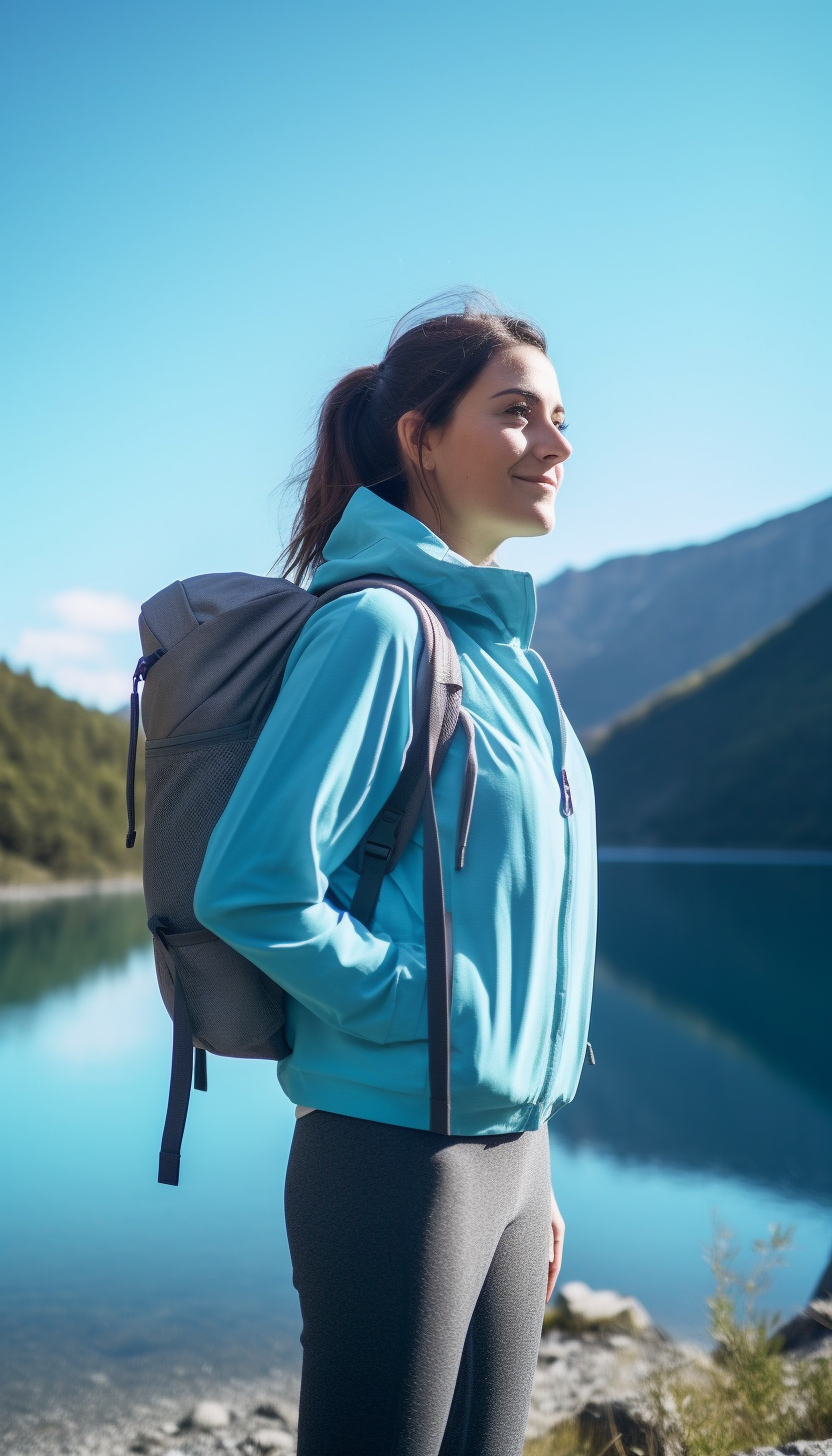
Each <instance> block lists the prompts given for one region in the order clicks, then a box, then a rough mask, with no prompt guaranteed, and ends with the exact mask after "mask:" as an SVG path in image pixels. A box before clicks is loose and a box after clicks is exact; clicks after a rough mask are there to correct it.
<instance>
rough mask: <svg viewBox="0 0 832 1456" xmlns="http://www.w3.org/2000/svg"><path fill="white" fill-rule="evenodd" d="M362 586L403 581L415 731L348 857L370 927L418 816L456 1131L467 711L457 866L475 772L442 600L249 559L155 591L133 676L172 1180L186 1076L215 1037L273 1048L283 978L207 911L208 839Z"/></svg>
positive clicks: (431, 1072) (437, 1006)
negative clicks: (330, 584)
mask: <svg viewBox="0 0 832 1456" xmlns="http://www.w3.org/2000/svg"><path fill="white" fill-rule="evenodd" d="M368 587H378V588H383V589H384V590H386V591H393V592H396V593H398V595H400V596H403V597H404V598H405V599H406V600H407V601H408V602H410V604H411V606H412V607H413V608H414V610H415V612H416V614H417V616H418V618H419V625H420V628H421V653H420V658H419V664H418V667H417V676H416V688H415V695H414V708H413V736H412V739H411V742H410V745H409V747H408V750H407V753H406V756H405V761H404V764H403V767H402V773H401V777H400V779H399V782H398V784H397V785H396V787H395V789H394V790H393V793H392V794H391V795H390V798H389V799H388V800H387V803H386V804H385V805H384V808H383V809H382V810H381V812H380V813H379V814H378V815H377V817H376V819H375V821H374V823H373V824H372V825H371V827H370V829H369V830H368V831H367V833H366V834H365V836H364V838H363V839H362V841H361V843H360V844H358V845H356V847H355V850H354V851H353V854H352V856H351V857H350V859H349V861H348V863H349V864H350V865H351V866H352V867H353V868H355V869H356V870H357V871H358V874H359V879H358V886H357V889H356V892H355V896H354V898H353V901H352V904H351V906H350V914H351V915H354V916H355V918H356V919H357V920H360V921H361V922H362V924H364V925H366V926H367V927H369V926H370V924H371V921H372V918H373V914H374V912H375V908H376V903H377V901H378V896H379V893H380V891H381V885H382V881H383V879H384V876H385V875H386V874H389V872H390V870H392V869H393V868H394V866H395V865H396V864H397V862H398V860H399V859H400V857H401V855H402V853H403V851H404V849H405V847H406V845H407V843H408V841H409V839H410V837H411V835H412V833H413V830H414V829H415V827H416V824H417V822H418V821H419V819H420V818H421V820H422V823H423V826H424V874H423V894H424V916H425V953H426V971H427V996H428V1081H429V1094H430V1128H431V1131H432V1132H439V1133H444V1134H448V1133H449V1132H450V1069H449V1061H450V1051H449V1014H450V1002H451V982H452V974H453V958H452V948H451V925H450V915H448V914H447V913H446V910H445V897H444V891H443V884H442V863H441V858H440V852H439V836H438V831H437V825H436V812H435V807H434V799H433V782H434V780H435V778H436V775H437V773H438V772H439V769H440V767H441V765H442V762H443V759H444V756H445V753H446V751H447V747H448V744H449V742H450V739H451V735H452V734H453V732H454V730H455V729H456V727H457V725H458V724H460V725H461V726H462V728H463V730H464V732H465V735H466V738H467V740H468V760H467V765H466V771H465V781H464V786H463V793H462V802H461V804H460V813H459V824H458V833H457V849H456V867H457V868H458V869H461V868H462V865H463V862H464V858H465V845H466V842H467V838H468V830H469V827H470V821H471V812H472V807H473V798H474V788H475V784H476V773H477V766H476V757H475V754H474V742H473V738H474V735H473V725H472V723H471V720H470V718H469V717H468V714H467V713H466V712H465V710H464V709H463V708H462V706H461V697H462V679H461V675H460V668H459V660H458V658H457V654H456V650H455V648H454V645H453V643H452V641H451V638H450V634H449V632H448V629H447V626H446V624H445V622H444V621H443V619H442V617H441V616H440V615H439V613H438V612H437V610H436V608H435V606H434V605H433V604H432V603H431V602H430V601H428V599H427V598H426V597H424V596H423V595H422V594H421V592H418V591H417V590H416V589H415V588H414V587H412V586H409V585H408V584H407V583H406V582H401V581H397V580H394V579H393V578H388V577H382V576H367V577H362V578H360V579H358V580H355V581H350V582H344V583H343V584H342V585H340V586H337V587H334V588H333V589H332V590H331V591H327V592H324V593H322V594H321V595H320V596H315V595H313V594H312V593H311V592H308V591H304V590H303V589H302V588H301V587H298V586H294V585H293V584H292V583H291V582H288V581H285V580H280V579H274V578H271V577H260V576H248V575H245V574H244V573H242V572H233V573H227V574H226V573H222V574H214V575H208V576H194V577H191V578H190V579H189V580H187V581H175V582H173V583H172V584H171V585H170V586H168V587H165V588H164V590H163V591H160V592H157V593H156V595H155V596H154V597H151V598H150V600H149V601H147V602H145V603H144V605H143V607H142V611H141V616H140V617H139V631H140V634H141V642H142V651H143V656H142V657H140V658H139V661H138V663H137V666H136V671H135V673H134V675H133V693H132V696H131V699H130V748H129V754H128V762H127V818H128V832H127V847H128V849H131V848H132V847H133V845H134V844H135V840H136V828H135V773H136V750H137V745H138V736H139V682H140V681H142V682H144V689H143V694H142V708H141V715H142V722H143V725H144V730H145V734H146V744H145V773H146V800H145V825H144V892H145V901H146V904H147V912H148V916H149V919H148V928H149V929H150V931H151V934H152V936H153V949H154V955H155V961H156V974H157V977H158V981H159V989H160V991H161V993H162V999H163V1000H164V1003H165V1006H166V1007H167V1009H168V1012H169V1013H170V1016H171V1018H172V1020H173V1055H172V1061H171V1079H170V1093H169V1098H168V1108H167V1116H166V1119H165V1127H164V1133H163V1136H162V1148H161V1152H160V1155H159V1182H160V1183H170V1184H178V1182H179V1163H180V1152H181V1146H182V1135H183V1133H184V1129H185V1119H186V1117H187V1112H188V1102H189V1099H190V1091H191V1080H192V1078H193V1085H194V1087H195V1088H197V1089H198V1090H200V1091H205V1090H206V1089H207V1085H208V1082H207V1058H206V1052H208V1051H211V1052H214V1053H215V1054H217V1055H218V1056H226V1057H260V1058H266V1059H269V1060H273V1061H279V1060H280V1059H281V1058H282V1057H285V1056H287V1055H288V1054H289V1052H290V1050H291V1048H290V1047H289V1046H288V1044H287V1042H286V1038H285V1035H284V1025H285V1013H284V999H283V991H282V989H281V988H280V986H279V985H278V984H277V983H276V982H275V981H273V980H272V979H271V978H270V977H269V976H267V975H265V974H264V972H262V971H261V970H259V969H258V967H257V966H255V965H253V964H252V962H251V961H249V960H246V959H245V957H243V956H241V955H239V954H238V953H237V952H236V951H235V950H233V949H232V948H231V946H229V945H227V944H226V943H225V942H224V941H222V940H220V939H219V938H218V937H217V936H216V935H213V934H212V933H211V931H209V930H206V929H205V928H204V927H203V926H202V925H200V924H199V922H198V921H197V919H196V917H195V915H194V904H193V899H194V890H195V888H196V882H197V879H198V878H199V872H200V870H201V868H202V861H203V859H204V856H205V851H206V848H207V846H208V840H209V838H210V836H211V832H212V830H213V828H214V825H215V824H216V823H217V820H218V819H219V818H220V815H221V814H222V812H223V810H224V809H225V806H226V804H227V803H228V800H229V799H230V797H231V793H232V790H233V788H234V786H235V784H236V783H237V780H238V778H239V777H240V774H241V773H242V771H243V768H244V767H245V764H246V762H247V760H248V757H249V754H250V753H251V751H252V748H253V747H254V744H255V743H256V741H257V738H258V736H259V734H260V731H261V729H262V728H263V725H264V723H265V722H266V719H267V718H268V716H269V713H270V712H271V709H272V708H273V706H274V703H275V700H276V698H277V695H278V692H279V691H280V685H281V681H282V679H283V673H284V671H285V668H286V663H287V661H288V658H289V655H290V653H291V651H292V648H293V646H294V644H295V641H296V639H297V637H298V634H299V633H300V630H301V628H302V627H303V625H304V623H305V622H306V621H308V619H309V617H310V616H311V615H312V613H313V612H315V611H316V610H317V609H318V608H319V607H321V606H323V605H324V604H325V603H326V602H331V601H334V600H335V599H336V598H337V597H340V596H344V595H346V594H348V593H351V592H357V591H363V590H365V589H366V588H368Z"/></svg>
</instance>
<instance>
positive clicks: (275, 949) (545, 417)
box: [194, 306, 595, 1456]
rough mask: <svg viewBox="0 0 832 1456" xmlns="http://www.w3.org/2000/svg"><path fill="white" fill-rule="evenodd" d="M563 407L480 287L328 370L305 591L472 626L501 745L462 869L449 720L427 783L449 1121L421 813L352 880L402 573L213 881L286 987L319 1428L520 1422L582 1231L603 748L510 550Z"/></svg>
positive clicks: (485, 762)
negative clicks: (562, 1170)
mask: <svg viewBox="0 0 832 1456" xmlns="http://www.w3.org/2000/svg"><path fill="white" fill-rule="evenodd" d="M565 428H566V426H565V424H564V412H563V404H562V401H561V398H560V392H559V389H558V381H557V378H556V376H555V371H554V369H553V367H552V365H551V363H550V361H549V359H548V357H547V355H546V344H545V340H544V338H543V336H542V334H541V333H540V332H539V330H538V329H537V328H535V327H534V326H533V325H531V324H529V323H527V322H526V321H525V320H522V319H517V318H510V317H505V316H503V315H499V314H497V313H491V312H488V311H487V310H482V309H477V308H471V307H470V306H469V307H467V308H466V310H465V311H463V312H459V313H440V314H438V315H437V316H435V317H430V318H427V319H423V320H422V321H421V322H419V323H417V324H416V325H413V326H411V327H409V328H405V329H404V330H403V331H402V330H400V331H399V332H398V333H397V334H394V336H393V339H392V341H391V343H390V345H389V347H388V350H387V352H386V354H385V356H384V359H383V360H382V362H381V363H380V364H377V365H370V366H368V367H366V368H363V369H357V370H354V371H353V373H351V374H348V375H347V376H346V378H344V379H342V380H341V381H340V383H339V384H337V385H336V386H335V388H334V389H333V390H332V391H331V392H330V394H329V396H328V397H327V399H326V401H325V403H324V406H323V409H322V412H321V417H320V425H319V430H318V442H317V453H316V454H315V457H314V462H313V464H312V468H311V470H310V472H309V475H308V479H307V483H306V488H305V493H304V496H303V499H302V503H301V508H300V511H299V514H298V517H297V521H296V529H295V534H294V536H293V539H292V541H291V544H290V546H289V548H288V553H287V558H288V560H287V566H288V569H289V570H290V571H291V572H293V573H294V574H295V576H296V578H297V579H304V578H308V576H309V574H310V573H313V575H312V578H311V586H312V590H313V591H323V590H325V589H327V588H329V587H331V586H333V585H335V584H337V583H340V582H344V581H348V580H351V579H354V578H356V577H359V576H364V575H367V574H376V575H384V576H388V577H396V578H398V579H400V580H402V581H404V582H407V583H410V584H411V585H412V586H415V587H416V588H418V589H419V590H420V591H421V592H423V593H424V594H425V595H426V596H427V597H429V598H430V599H431V600H432V602H433V603H434V604H435V605H436V607H437V608H438V609H439V611H440V612H441V614H442V615H443V617H444V618H445V620H446V622H447V624H448V627H449V629H450V633H451V636H452V639H453V642H454V644H455V646H456V649H457V652H458V654H459V659H460V663H461V667H462V678H463V704H464V706H465V708H466V709H467V712H468V714H469V715H470V717H471V719H472V720H473V724H474V732H475V744H476V754H477V760H478V769H479V776H478V782H477V790H476V799H475V803H474V811H473V818H472V823H471V828H470V836H469V841H468V851H467V857H466V860H465V866H464V868H463V869H461V870H458V869H457V868H456V867H455V856H454V848H455V839H456V828H457V813H458V807H459V801H460V793H461V789H462V783H463V776H464V772H465V765H466V742H465V738H464V735H463V734H461V733H457V734H455V735H454V737H453V739H452V740H451V745H450V749H449V751H448V754H447V758H446V760H445V762H444V764H443V766H442V768H441V770H440V772H439V774H438V778H437V782H436V789H435V796H436V814H437V820H438V825H439V836H440V843H441V849H442V857H443V861H446V863H445V866H444V876H445V888H446V899H447V905H448V909H449V911H450V912H451V915H452V924H453V995H452V1011H451V1023H450V1034H451V1089H452V1114H451V1135H450V1136H443V1135H442V1134H439V1133H435V1132H431V1131H429V1117H428V1097H427V1082H428V1059H427V1045H428V1044H427V1010H426V988H425V938H424V923H423V915H422V841H421V834H420V832H419V831H417V832H416V833H415V834H414V836H413V839H412V840H411V842H410V844H409V845H408V847H407V849H406V850H405V852H404V854H403V856H402V858H401V860H400V861H399V863H398V865H397V866H396V868H395V870H394V871H393V872H392V873H391V874H390V875H389V876H388V877H387V878H386V879H385V881H384V884H383V887H382V890H381V895H380V898H379V901H378V906H377V910H376V913H375V917H374V918H373V920H372V922H371V928H370V929H367V928H365V927H364V926H363V925H361V924H360V923H359V922H358V921H357V920H355V919H353V918H351V916H350V915H349V913H348V912H347V911H346V910H345V909H344V908H343V907H344V906H347V905H349V904H350V901H351V897H352V893H353V891H354V889H355V886H356V882H357V876H356V872H355V871H354V870H353V869H351V868H350V867H349V866H348V865H347V863H346V861H347V860H348V858H349V856H350V854H351V852H352V850H353V849H354V848H355V846H356V845H357V844H358V843H359V841H360V840H361V838H362V836H363V835H364V834H365V833H366V832H367V830H368V828H369V826H370V825H371V824H372V822H373V820H374V819H375V817H376V815H377V814H378V813H379V811H380V809H381V808H382V807H383V805H384V804H385V802H386V800H387V798H388V796H389V794H390V793H391V792H392V790H393V788H394V786H395V784H396V782H397V780H398V777H399V774H400V771H401V768H402V762H403V759H404V755H405V751H406V748H407V745H408V742H409V739H410V735H411V731H412V703H413V694H414V682H415V674H416V668H417V663H418V656H419V651H420V645H421V643H420V627H419V622H418V619H417V616H416V613H415V611H414V609H413V607H412V606H411V605H410V604H409V603H408V602H407V601H405V600H403V599H402V598H401V597H399V596H396V595H394V593H392V592H390V591H386V590H384V589H378V588H375V589H368V590H364V591H360V592H358V593H356V594H355V595H350V596H344V597H341V598H339V599H337V600H334V601H332V602H329V603H327V604H325V605H324V606H322V607H321V608H320V609H319V610H318V611H317V612H316V613H315V614H314V615H313V616H312V617H311V618H310V619H309V621H308V623H307V624H306V626H305V627H304V629H303V631H302V632H301V634H300V637H299V638H298V641H297V643H296V645H295V648H294V651H293V653H292V656H291V659H290V661H289V665H288V668H287V672H286V676H285V680H284V684H283V687H282V689H281V692H280V695H279V697H278V699H277V703H276V706H275V708H274V710H273V712H272V714H271V717H270V719H269V721H268V723H267V725H266V727H265V728H264V730H263V733H262V735H261V737H260V739H259V740H258V742H257V745H256V747H255V749H254V752H253V754H252V756H251V758H250V760H249V762H248V764H247V766H246V768H245V770H244V772H243V774H242V777H241V778H240V780H239V783H238V785H237V787H236V789H235V791H234V794H233V796H232V798H231V800H230V802H229V805H228V807H227V809H226V811H225V813H224V814H223V816H222V818H221V820H220V821H219V823H218V825H217V827H216V829H215V831H214V834H213V837H212V839H211V843H210V845H209V849H208V853H207V855H206V858H205V863H204V867H203V870H202V874H201V877H200V880H199V884H198V886H197V893H196V898H195V902H194V903H195V909H196V913H197V916H198V918H199V920H200V921H201V922H202V923H203V924H204V925H206V926H207V927H208V928H209V929H211V930H213V931H214V932H215V933H216V934H218V935H220V936H221V937H222V938H223V939H224V940H226V941H227V942H229V943H230V944H231V945H233V946H234V947H235V948H236V949H237V950H238V951H240V952H241V953H242V954H244V955H245V956H247V957H248V958H249V959H250V960H251V961H253V962H254V963H255V964H256V965H258V966H260V967H261V969H262V970H264V971H266V972H267V973H268V974H269V975H270V976H272V977H273V978H274V979H275V980H276V981H277V982H279V983H280V985H281V986H283V987H284V988H285V991H286V993H287V1032H288V1041H289V1044H290V1045H291V1047H292V1053H291V1055H290V1056H289V1057H288V1058H287V1059H286V1060H285V1061H284V1062H282V1063H281V1065H280V1070H279V1076H280V1081H281V1085H282V1086H283V1089H284V1091H285V1092H286V1093H287V1094H288V1096H289V1097H290V1098H291V1100H292V1101H293V1102H294V1103H296V1104H297V1113H298V1120H297V1122H296V1125H295V1133H294V1139H293V1143H292V1151H291V1155H290V1159H289V1167H288V1172H287V1178H286V1221H287V1227H288V1233H289V1244H290V1249H291V1255H292V1263H293V1270H294V1279H295V1284H296V1286H297V1289H298V1292H299V1295H300V1304H301V1313H302V1316H303V1335H302V1344H303V1374H302V1384H301V1401H300V1432H299V1438H298V1453H299V1456H439V1453H441V1456H519V1453H520V1452H521V1450H522V1446H523V1437H524V1430H525V1425H526V1419H527V1415H528V1409H529V1401H530V1397H531V1387H532V1378H533V1375H534V1370H535V1364H536V1359H537V1350H538V1344H539V1339H540V1329H541V1319H542V1315H543V1307H544V1303H545V1300H546V1299H547V1298H548V1297H549V1295H550V1293H551V1291H552V1288H553V1286H554V1283H555V1280H556V1278H557V1274H558V1270H559V1267H560V1262H561V1251H562V1246H563V1237H564V1223H563V1219H562V1218H561V1215H560V1213H559V1211H558V1207H557V1204H556V1202H555V1198H554V1194H553V1193H552V1191H551V1187H550V1175H549V1143H548V1135H547V1126H546V1125H547V1122H548V1119H549V1118H550V1117H551V1116H552V1114H553V1113H554V1112H556V1111H557V1110H558V1109H559V1108H560V1107H562V1106H563V1105H564V1104H565V1103H567V1102H569V1101H570V1099H571V1098H572V1097H573V1096H574V1094H575V1090H576V1087H577V1083H578V1078H579V1076H580V1072H581V1068H582V1064H583V1061H584V1055H585V1052H586V1046H587V1040H586V1038H587V1029H588V1022H589V1009H590V997H591V987H592V967H593V958H594V941H595V837H594V809H593V796H592V784H591V780H590V775H589V769H588V766H587V763H586V759H585V757H584V754H583V752H582V750H581V747H580V744H579V743H578V741H577V738H576V737H575V735H574V733H573V732H572V730H571V728H570V727H569V725H568V723H567V722H566V719H565V718H564V716H563V713H562V710H561V708H560V705H559V703H558V700H557V696H556V693H555V691H554V687H553V685H552V682H551V679H550V678H549V675H548V673H547V671H546V668H545V666H544V664H543V662H542V661H541V659H540V658H539V657H538V656H537V655H536V654H535V653H534V652H533V651H531V650H530V648H529V639H530V636H531V631H532V626H533V623H534V614H535V597H534V588H533V584H532V580H531V577H530V576H528V575H527V574H526V573H524V572H517V571H509V570H504V569H503V568H501V567H500V566H498V565H497V563H496V560H495V552H496V551H497V549H498V548H499V546H500V545H501V543H502V542H503V541H505V540H506V538H508V537H511V536H537V535H542V534H544V533H546V532H548V531H550V530H551V529H552V526H553V524H554V519H555V497H556V495H557V492H558V490H559V488H560V485H561V483H562V480H563V471H564V464H565V462H566V460H567V458H568V456H569V454H570V447H569V445H568V444H567V441H566V438H565V435H564V430H565Z"/></svg>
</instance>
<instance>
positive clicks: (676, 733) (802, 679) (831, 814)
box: [590, 592, 832, 849]
mask: <svg viewBox="0 0 832 1456" xmlns="http://www.w3.org/2000/svg"><path fill="white" fill-rule="evenodd" d="M590 760H591V763H592V772H593V777H594V779H595V789H596V796H597V803H598V839H599V843H600V844H603V845H661V846H678V847H685V848H687V847H690V846H708V847H720V846H723V847H732V848H733V847H736V848H745V847H750V848H766V847H770V848H789V849H797V848H800V849H832V592H829V593H827V595H826V596H824V597H822V598H821V600H820V601H818V602H816V603H815V604H814V605H813V606H811V607H809V608H807V609H806V610H805V611H803V612H801V613H800V614H799V616H797V617H795V618H794V619H793V620H792V621H791V622H789V623H788V624H787V625H786V626H784V627H781V628H779V629H778V630H776V631H774V632H773V633H771V635H770V636H768V637H766V638H765V639H764V640H763V641H762V642H760V643H759V644H758V645H756V646H754V647H751V648H749V649H748V650H746V651H744V652H742V653H740V654H738V655H737V656H736V657H735V658H733V659H729V660H728V661H727V662H724V663H722V664H719V663H718V664H714V665H713V666H712V667H711V668H709V669H706V670H705V671H703V672H702V673H699V674H696V675H694V676H693V677H692V678H691V679H689V680H688V681H686V682H682V683H680V684H677V685H676V687H674V688H671V689H669V690H668V691H667V692H665V693H663V694H661V695H660V696H659V697H658V698H656V699H655V700H654V701H652V702H650V703H647V704H645V705H644V706H643V707H642V708H641V709H637V710H635V711H634V712H633V713H632V714H630V715H628V716H627V717H625V718H623V719H622V720H621V721H620V722H619V723H618V724H614V725H613V727H612V728H611V729H610V730H609V732H608V733H607V734H605V735H604V736H603V737H602V738H601V739H600V741H598V742H596V744H595V746H594V748H593V749H592V751H591V754H590Z"/></svg>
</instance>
